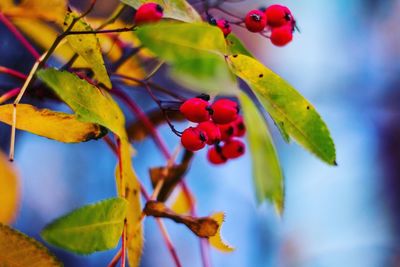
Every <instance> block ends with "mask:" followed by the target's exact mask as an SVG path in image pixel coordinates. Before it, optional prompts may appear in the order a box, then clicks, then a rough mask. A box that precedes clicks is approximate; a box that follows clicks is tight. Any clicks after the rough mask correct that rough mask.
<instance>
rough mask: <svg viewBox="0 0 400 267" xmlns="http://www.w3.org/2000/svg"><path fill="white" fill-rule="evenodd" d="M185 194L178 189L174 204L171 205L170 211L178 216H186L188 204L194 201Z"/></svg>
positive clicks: (188, 210) (188, 208) (188, 209)
mask: <svg viewBox="0 0 400 267" xmlns="http://www.w3.org/2000/svg"><path fill="white" fill-rule="evenodd" d="M191 197H192V199H190V196H189V195H187V194H185V192H183V190H182V189H179V191H178V194H177V196H176V198H175V200H174V203H173V204H172V205H171V210H173V211H174V212H176V213H178V214H187V213H189V212H190V203H194V202H195V200H194V199H193V196H191Z"/></svg>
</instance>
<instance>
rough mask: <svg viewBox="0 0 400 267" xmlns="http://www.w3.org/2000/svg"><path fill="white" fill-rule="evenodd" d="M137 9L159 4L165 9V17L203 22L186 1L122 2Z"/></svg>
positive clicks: (136, 0)
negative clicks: (149, 3)
mask: <svg viewBox="0 0 400 267" xmlns="http://www.w3.org/2000/svg"><path fill="white" fill-rule="evenodd" d="M121 2H122V3H125V4H127V5H128V6H131V7H133V8H135V9H138V8H139V7H140V6H141V5H142V4H144V3H147V2H152V3H157V4H159V5H161V6H162V7H163V8H164V17H165V18H171V19H176V20H181V21H186V22H196V21H201V17H200V15H199V14H198V13H197V11H196V10H195V9H194V8H193V7H192V6H191V5H190V4H189V3H188V2H187V1H185V0H121Z"/></svg>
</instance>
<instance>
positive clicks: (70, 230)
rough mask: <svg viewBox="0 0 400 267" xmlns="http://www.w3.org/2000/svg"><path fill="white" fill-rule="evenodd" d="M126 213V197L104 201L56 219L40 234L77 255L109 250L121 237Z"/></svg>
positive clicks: (48, 240) (53, 243)
mask: <svg viewBox="0 0 400 267" xmlns="http://www.w3.org/2000/svg"><path fill="white" fill-rule="evenodd" d="M126 212H127V202H126V200H125V199H123V198H111V199H107V200H103V201H101V202H97V203H95V204H92V205H86V206H83V207H80V208H78V209H76V210H74V211H72V212H70V213H68V214H66V215H64V216H62V217H60V218H58V219H56V220H55V221H53V222H52V223H50V224H49V225H47V226H46V227H45V228H44V229H43V231H42V233H41V236H42V237H43V239H44V240H45V241H47V242H48V243H50V244H52V245H55V246H57V247H60V248H63V249H66V250H69V251H72V252H75V253H78V254H90V253H93V252H96V251H102V250H108V249H112V248H114V247H115V246H116V245H117V244H118V240H119V238H120V237H121V233H122V229H123V227H124V221H125V216H126Z"/></svg>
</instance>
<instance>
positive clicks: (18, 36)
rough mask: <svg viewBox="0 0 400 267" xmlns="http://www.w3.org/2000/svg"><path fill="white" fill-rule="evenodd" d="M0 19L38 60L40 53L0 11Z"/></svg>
mask: <svg viewBox="0 0 400 267" xmlns="http://www.w3.org/2000/svg"><path fill="white" fill-rule="evenodd" d="M0 21H1V22H3V24H4V25H5V26H6V27H7V28H8V29H9V30H10V32H12V34H14V36H15V37H16V38H17V39H18V41H19V42H20V43H21V44H22V45H23V46H24V47H25V48H26V49H27V50H28V51H29V53H31V55H32V56H33V57H34V58H35V59H36V60H39V58H40V55H39V53H38V52H37V51H36V49H35V48H34V47H33V46H32V45H31V44H30V43H29V42H28V40H26V38H25V37H24V36H23V35H22V34H21V33H20V32H19V30H18V29H17V28H16V27H15V26H14V24H12V23H11V21H9V20H8V19H7V18H6V16H4V14H3V13H1V12H0Z"/></svg>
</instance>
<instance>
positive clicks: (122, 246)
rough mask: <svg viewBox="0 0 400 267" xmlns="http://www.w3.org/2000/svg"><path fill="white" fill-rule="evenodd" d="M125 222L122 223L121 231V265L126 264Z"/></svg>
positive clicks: (123, 266) (122, 266)
mask: <svg viewBox="0 0 400 267" xmlns="http://www.w3.org/2000/svg"><path fill="white" fill-rule="evenodd" d="M125 239H126V222H125V223H124V230H123V231H122V245H121V250H122V253H121V267H125V264H126V240H125Z"/></svg>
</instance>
